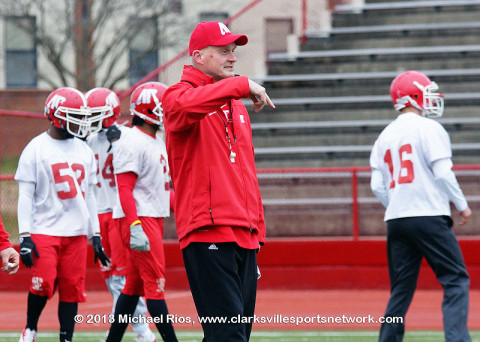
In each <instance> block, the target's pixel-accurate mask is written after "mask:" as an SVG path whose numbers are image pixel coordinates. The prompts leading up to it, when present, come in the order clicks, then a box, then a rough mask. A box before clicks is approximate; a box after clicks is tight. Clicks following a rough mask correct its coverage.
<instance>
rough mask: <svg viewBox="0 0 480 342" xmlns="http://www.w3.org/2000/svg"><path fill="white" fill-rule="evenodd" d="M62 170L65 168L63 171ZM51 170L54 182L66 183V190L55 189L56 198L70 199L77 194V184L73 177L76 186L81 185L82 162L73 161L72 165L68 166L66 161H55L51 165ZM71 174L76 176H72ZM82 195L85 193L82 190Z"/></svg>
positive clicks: (83, 169)
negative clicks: (55, 162)
mask: <svg viewBox="0 0 480 342" xmlns="http://www.w3.org/2000/svg"><path fill="white" fill-rule="evenodd" d="M62 170H66V172H63V174H62V172H61V171H62ZM52 171H53V180H54V181H55V184H60V183H67V185H68V191H63V190H60V191H57V195H58V198H60V199H62V200H66V199H71V198H74V197H75V196H77V186H76V184H75V178H76V180H77V183H78V186H79V187H80V186H81V185H82V181H83V179H84V178H85V168H84V167H83V165H82V164H76V163H73V164H72V166H69V165H68V163H57V164H53V165H52ZM72 174H73V175H74V176H75V175H76V177H75V178H73V176H72ZM82 195H83V196H84V197H85V193H84V192H82Z"/></svg>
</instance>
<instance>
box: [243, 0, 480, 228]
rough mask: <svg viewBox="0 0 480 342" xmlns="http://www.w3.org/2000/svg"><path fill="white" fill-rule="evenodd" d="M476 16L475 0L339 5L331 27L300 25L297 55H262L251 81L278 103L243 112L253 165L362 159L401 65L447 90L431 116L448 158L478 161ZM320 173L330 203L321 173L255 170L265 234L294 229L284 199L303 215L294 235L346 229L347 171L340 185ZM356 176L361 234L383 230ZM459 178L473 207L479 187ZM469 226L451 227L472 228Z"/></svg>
mask: <svg viewBox="0 0 480 342" xmlns="http://www.w3.org/2000/svg"><path fill="white" fill-rule="evenodd" d="M479 14H480V1H479V0H470V1H467V0H466V1H463V0H458V1H440V0H439V1H436V0H432V1H378V0H377V1H374V0H366V1H365V4H364V5H363V6H356V5H355V6H353V5H337V6H336V7H335V9H334V12H333V22H332V28H331V30H330V31H313V30H312V31H306V32H305V33H306V41H305V43H304V44H303V45H301V46H300V50H299V51H298V52H295V53H291V52H289V51H285V52H275V53H270V54H269V56H268V63H269V64H268V75H266V76H265V77H262V78H259V79H257V81H259V82H260V83H262V84H263V85H264V86H265V87H266V88H267V90H268V93H269V95H270V97H271V98H272V100H273V101H274V103H275V105H276V107H277V108H276V109H275V110H271V109H268V108H267V109H264V111H262V112H261V113H258V114H252V115H251V116H250V118H251V121H252V130H253V139H254V145H255V153H256V161H257V167H259V168H291V167H295V168H298V167H313V168H315V167H335V166H353V165H355V166H360V167H362V166H368V157H369V152H370V149H371V147H372V145H373V143H374V141H375V139H376V137H377V136H378V134H379V133H380V132H381V130H382V129H383V128H384V127H385V126H386V125H387V124H388V123H389V122H390V121H391V120H393V119H394V118H395V115H396V114H395V112H394V110H393V108H392V105H391V101H390V97H389V94H388V93H389V85H390V82H391V80H392V79H393V78H394V77H395V76H396V75H398V74H399V73H401V72H402V71H405V70H409V69H416V70H421V71H423V72H425V73H426V74H427V75H428V76H429V77H431V79H432V80H434V81H436V82H437V83H438V84H439V86H440V91H441V92H442V93H444V95H445V106H446V110H445V114H444V117H442V118H441V119H439V122H441V123H442V124H443V125H444V127H445V128H446V129H447V131H448V132H449V133H450V137H451V140H452V149H453V161H454V163H455V164H476V163H478V150H480V136H479V135H478V134H477V133H476V130H477V128H478V124H479V123H480V118H479V116H478V108H479V105H480V92H478V90H480V88H479V87H478V85H479V82H480V69H478V57H480V45H479V44H478V35H479V33H480V21H478V18H479ZM246 103H248V102H246ZM247 106H248V105H247ZM327 177H330V178H329V180H328V182H330V183H332V184H333V185H332V186H333V188H331V190H332V191H334V192H335V193H337V194H338V193H341V194H344V195H345V196H343V195H342V196H339V199H338V200H337V202H338V203H337V202H336V201H335V200H334V199H333V198H329V193H328V191H329V188H328V186H326V185H325V184H326V183H325V182H324V180H323V179H322V177H320V176H317V178H315V177H312V178H309V180H307V179H306V178H302V177H299V176H295V175H292V176H291V177H290V178H289V177H284V178H281V179H276V180H275V181H272V179H267V178H262V177H260V179H259V181H260V184H261V189H262V196H263V197H264V201H265V207H266V220H267V221H268V222H269V223H270V228H273V229H271V230H270V232H269V234H270V236H272V237H274V236H292V234H293V233H292V232H285V231H281V228H280V227H282V223H283V226H285V220H286V219H288V215H289V214H294V211H292V210H289V209H288V207H289V206H291V207H295V208H296V210H298V208H300V207H301V208H303V209H302V213H303V214H304V216H302V215H300V217H297V218H295V224H296V225H297V226H298V227H300V228H298V230H299V231H298V232H297V233H298V234H300V235H308V236H323V235H328V234H329V233H331V232H332V230H333V229H339V228H338V227H339V226H340V225H342V224H345V225H346V226H347V228H345V229H344V230H342V231H341V232H339V231H337V233H338V234H340V235H348V234H350V233H349V232H351V227H349V225H350V223H348V222H342V221H341V220H342V218H341V216H342V215H344V216H345V214H346V213H348V214H350V212H349V211H348V207H349V205H351V202H352V201H351V195H352V192H351V191H352V190H351V184H350V182H349V177H350V175H347V176H346V177H343V179H344V181H343V182H342V181H341V179H342V176H339V175H335V174H330V175H328V176H327ZM361 178H362V179H361V181H360V184H359V196H360V197H359V199H360V200H359V205H361V206H363V209H364V211H363V212H362V214H361V215H363V218H361V219H363V223H364V224H362V229H365V231H364V232H363V234H365V235H368V236H370V235H375V236H378V235H383V233H384V225H383V223H382V220H381V216H382V215H381V213H382V208H381V206H379V205H378V203H377V202H376V201H375V199H374V198H373V195H372V193H371V191H370V189H369V186H368V181H369V174H368V172H367V173H366V174H364V175H362V177H361ZM345 180H346V181H345ZM322 182H323V183H322ZM459 182H460V183H461V185H462V186H463V187H466V188H467V191H466V192H467V196H470V197H469V198H470V199H471V200H472V201H473V202H474V203H475V204H473V205H474V206H475V205H477V204H476V203H477V202H478V201H477V200H478V198H477V197H476V193H477V190H480V189H478V187H477V186H476V185H474V184H473V183H474V182H475V177H472V176H471V175H470V176H468V175H467V176H466V177H464V178H462V177H459ZM319 183H322V184H323V187H319V186H317V185H318V184H319ZM296 187H297V188H298V189H296V190H295V188H296ZM315 191H316V192H315ZM322 191H323V193H319V192H322ZM340 202H341V203H340ZM342 206H343V209H341V208H342ZM345 206H346V207H347V210H346V209H345ZM279 216H280V218H279ZM332 217H336V219H338V220H337V224H336V225H332V227H330V226H329V225H328V224H326V225H327V226H328V227H322V231H318V230H316V229H315V228H314V227H312V228H310V229H309V228H308V225H309V222H311V221H312V220H317V221H318V220H322V222H327V220H328V219H327V218H330V219H331V218H332ZM277 221H278V224H277ZM280 221H282V222H280ZM303 221H305V222H303ZM302 222H303V223H302ZM366 223H369V224H366ZM370 223H371V224H370ZM473 224H474V225H475V224H476V223H475V222H474V223H473ZM272 226H273V227H272ZM277 227H278V228H277ZM342 227H343V226H342ZM342 229H343V228H342ZM467 229H469V228H467ZM467 229H465V230H463V231H460V232H459V233H460V234H465V235H469V234H472V231H471V230H470V231H469V230H467Z"/></svg>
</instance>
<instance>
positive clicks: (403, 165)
mask: <svg viewBox="0 0 480 342" xmlns="http://www.w3.org/2000/svg"><path fill="white" fill-rule="evenodd" d="M408 154H412V145H410V144H405V145H402V146H400V148H399V149H398V156H399V158H400V170H398V180H397V181H398V184H405V183H411V182H413V180H414V179H415V174H414V173H413V163H412V161H411V160H409V159H404V157H405V155H408ZM383 161H384V162H385V163H387V164H388V169H389V170H390V176H391V177H392V181H391V182H390V189H393V188H394V187H395V176H394V175H395V170H394V169H393V159H392V152H391V151H390V149H388V150H387V151H386V152H385V156H384V157H383Z"/></svg>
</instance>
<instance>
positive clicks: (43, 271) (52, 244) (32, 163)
mask: <svg viewBox="0 0 480 342" xmlns="http://www.w3.org/2000/svg"><path fill="white" fill-rule="evenodd" d="M45 115H46V116H47V117H48V119H49V120H50V122H51V126H50V127H49V129H48V130H47V131H46V132H44V133H42V134H40V135H39V136H37V137H35V138H34V139H32V141H30V143H29V144H28V145H27V147H25V149H24V150H23V152H22V154H21V156H20V160H19V162H18V168H17V172H16V174H15V180H17V181H18V184H19V195H18V226H19V232H20V256H21V260H22V263H23V264H24V265H25V266H26V267H27V268H31V269H32V284H31V287H30V291H29V294H28V309H27V324H26V326H25V329H23V331H22V335H21V337H20V342H30V341H35V337H36V331H37V323H38V319H39V318H40V314H41V312H42V310H43V308H44V307H45V304H46V302H47V299H49V298H51V297H52V296H53V294H54V292H55V290H57V289H58V292H59V298H60V302H59V305H58V318H59V321H60V341H71V340H72V336H73V330H74V325H75V321H74V317H75V315H76V314H77V308H78V303H79V302H84V301H85V299H86V297H85V274H86V267H87V260H86V258H87V239H91V240H92V245H93V248H94V252H95V262H96V261H97V258H98V259H100V262H101V263H102V264H103V265H105V266H107V265H108V262H109V259H108V257H107V256H106V254H105V253H104V251H103V247H102V244H101V238H100V229H99V224H98V218H97V215H96V200H95V196H94V192H93V191H94V187H95V186H96V183H97V179H96V175H95V174H96V163H95V159H94V156H93V153H92V151H91V150H90V149H89V148H88V146H86V145H85V143H84V142H83V141H81V140H80V139H76V138H74V137H80V138H83V137H85V136H86V135H87V133H88V130H89V126H90V123H89V121H88V117H89V115H90V111H89V109H88V106H87V100H86V99H85V97H84V95H83V94H82V93H81V92H80V91H78V90H76V89H74V88H68V87H65V88H58V89H56V90H54V91H53V92H52V93H51V94H50V95H49V96H48V98H47V100H46V104H45Z"/></svg>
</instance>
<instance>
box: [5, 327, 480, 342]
mask: <svg viewBox="0 0 480 342" xmlns="http://www.w3.org/2000/svg"><path fill="white" fill-rule="evenodd" d="M470 333H471V335H472V341H473V342H480V331H471V332H470ZM19 334H20V333H19V332H0V341H2V342H17V341H18V337H19ZM177 336H178V339H179V341H181V342H201V340H202V333H201V332H200V331H184V330H181V331H177ZM377 336H378V332H377V331H292V330H290V331H255V332H254V333H253V334H252V338H251V339H250V341H251V342H320V341H321V342H323V341H325V342H373V341H376V340H377ZM104 337H105V333H104V332H85V331H78V332H76V333H75V336H74V339H73V340H74V342H100V341H102V340H103V338H104ZM134 337H135V335H134V334H133V333H131V332H127V333H126V334H125V336H124V338H123V341H125V342H133V339H134ZM443 340H444V338H443V332H441V331H435V332H433V331H409V332H407V333H406V335H405V339H404V342H440V341H443ZM57 341H58V334H57V333H56V332H55V333H54V332H41V333H39V334H38V335H37V342H57ZM157 341H159V342H160V341H161V339H159V338H158V339H157Z"/></svg>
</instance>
